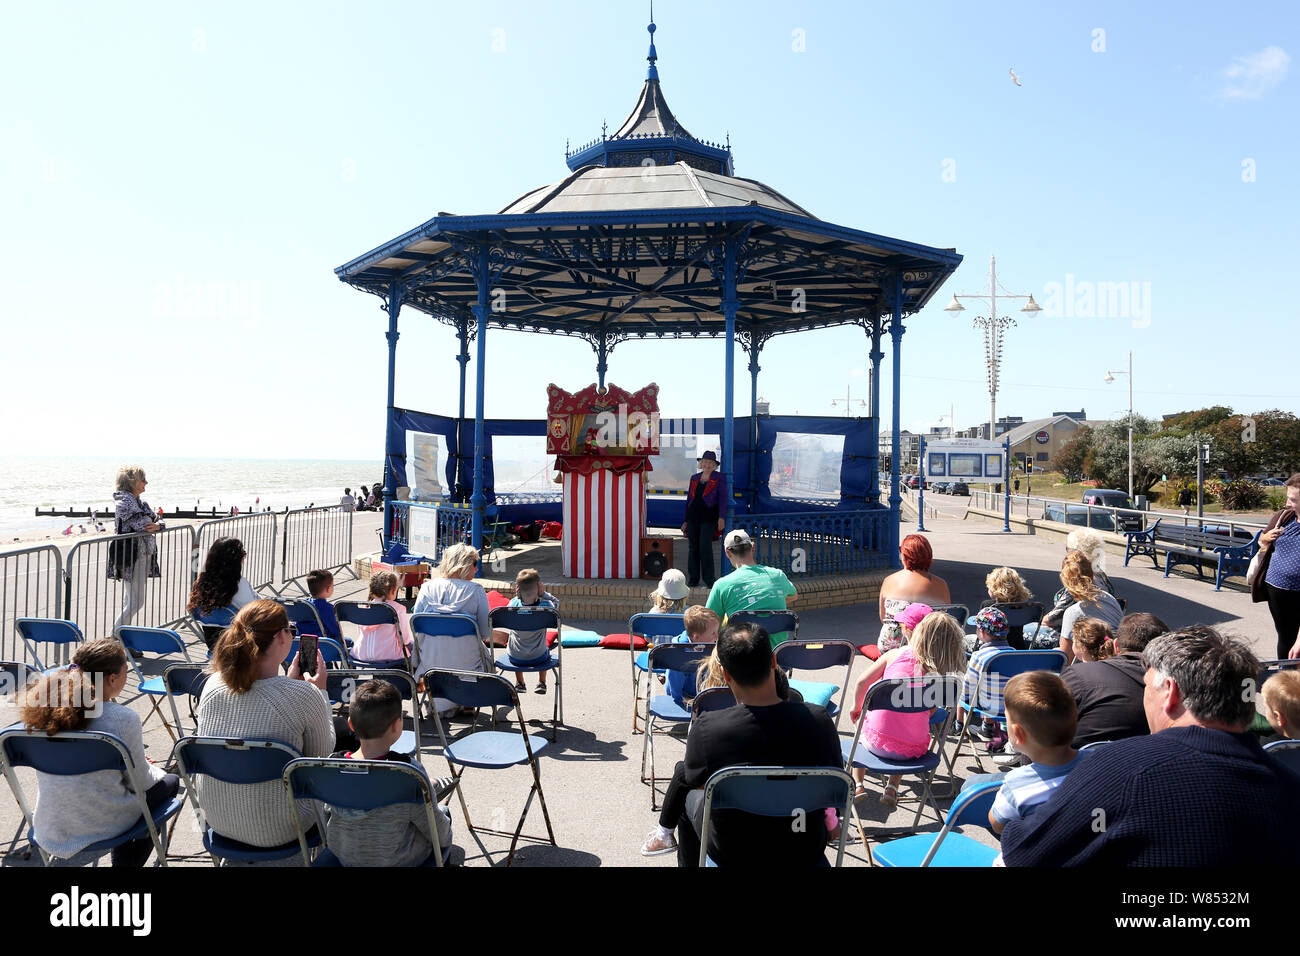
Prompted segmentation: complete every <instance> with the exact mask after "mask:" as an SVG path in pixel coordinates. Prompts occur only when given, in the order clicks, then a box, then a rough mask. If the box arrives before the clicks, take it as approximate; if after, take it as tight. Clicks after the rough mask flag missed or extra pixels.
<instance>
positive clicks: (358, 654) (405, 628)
mask: <svg viewBox="0 0 1300 956" xmlns="http://www.w3.org/2000/svg"><path fill="white" fill-rule="evenodd" d="M397 588H398V580H397V575H396V574H394V573H393V572H392V571H376V572H375V573H374V574H372V575H371V576H370V601H371V602H376V601H382V602H383V603H385V604H387V605H388V606H389V607H391V608H392V609H393V610H394V611H395V612H397V626H393V625H392V624H366V625H363V626H362V627H361V637H360V638H359V639H358V640H357V643H356V647H354V648H353V650H352V658H353V660H354V661H356V662H357V663H361V664H365V665H366V666H367V667H396V668H399V669H400V668H405V667H406V666H407V663H406V662H407V659H408V658H409V657H410V648H411V645H412V644H414V643H415V640H414V638H412V637H411V624H410V622H409V621H408V620H407V619H406V608H404V607H402V605H401V604H399V603H398V601H397ZM399 635H400V636H399ZM403 645H405V646H403Z"/></svg>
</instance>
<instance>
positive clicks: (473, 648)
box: [411, 544, 493, 713]
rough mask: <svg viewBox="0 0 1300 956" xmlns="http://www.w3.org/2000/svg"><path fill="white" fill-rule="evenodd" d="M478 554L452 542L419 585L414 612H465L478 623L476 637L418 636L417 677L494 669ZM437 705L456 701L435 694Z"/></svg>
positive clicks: (441, 707) (446, 706)
mask: <svg viewBox="0 0 1300 956" xmlns="http://www.w3.org/2000/svg"><path fill="white" fill-rule="evenodd" d="M478 565H479V554H478V552H477V551H475V550H474V549H473V548H472V547H470V546H469V545H468V544H453V545H452V546H451V547H450V548H448V549H447V550H446V551H444V552H443V553H442V561H441V563H439V565H438V569H437V570H436V571H435V572H434V576H433V577H431V578H430V579H429V580H428V581H425V582H424V585H423V586H422V587H421V588H420V593H419V594H418V595H416V598H415V604H414V605H413V606H412V607H411V614H412V615H415V614H465V615H468V616H469V617H472V618H474V621H475V623H476V624H477V626H478V636H479V639H478V640H477V641H471V640H468V639H466V638H451V639H440V638H431V637H429V636H427V635H421V634H417V635H416V636H415V654H414V655H413V656H412V664H413V667H414V669H415V674H416V676H417V677H418V676H419V675H421V674H423V673H424V672H425V671H427V670H429V669H430V668H433V667H437V668H440V669H450V670H463V671H486V672H488V673H491V672H492V669H493V668H492V658H491V655H490V652H489V651H488V650H487V646H486V645H487V644H488V643H489V642H490V641H491V640H492V622H491V620H490V618H489V617H488V599H487V592H486V591H484V590H483V585H481V584H479V583H478V582H477V581H475V580H474V576H475V575H476V574H477V573H478ZM434 707H436V708H437V710H438V712H439V713H446V712H448V711H451V710H453V709H454V708H455V705H454V704H453V703H452V702H451V701H449V700H446V699H444V698H441V697H440V698H436V699H435V700H434Z"/></svg>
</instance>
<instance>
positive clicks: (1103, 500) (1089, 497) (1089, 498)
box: [1083, 488, 1144, 531]
mask: <svg viewBox="0 0 1300 956" xmlns="http://www.w3.org/2000/svg"><path fill="white" fill-rule="evenodd" d="M1083 503H1084V504H1085V505H1098V506H1100V507H1102V508H1132V507H1133V502H1132V501H1130V500H1129V497H1128V495H1127V494H1125V493H1124V492H1122V491H1118V490H1116V489H1114V488H1088V489H1085V490H1084V492H1083ZM1115 524H1116V526H1117V528H1118V530H1120V531H1141V530H1142V529H1143V527H1144V524H1143V521H1142V516H1141V515H1137V514H1118V513H1116V514H1115Z"/></svg>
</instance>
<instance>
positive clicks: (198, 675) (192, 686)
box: [162, 664, 208, 736]
mask: <svg viewBox="0 0 1300 956" xmlns="http://www.w3.org/2000/svg"><path fill="white" fill-rule="evenodd" d="M162 679H163V692H164V693H165V694H166V695H167V704H168V706H169V707H171V711H172V720H173V721H175V725H176V729H177V730H178V731H180V733H181V735H182V736H184V735H185V733H186V731H185V725H184V724H183V723H182V722H181V712H180V708H179V707H177V706H176V700H177V698H179V697H184V698H185V699H186V701H187V702H188V703H187V707H188V709H189V714H190V722H191V723H192V724H193V725H194V731H193V732H194V733H195V734H197V733H198V732H199V722H198V716H197V715H198V706H199V695H200V694H201V693H203V685H204V684H205V683H206V682H207V679H208V668H207V665H206V664H171V665H169V666H168V667H167V668H166V669H165V670H164V671H163V677H162Z"/></svg>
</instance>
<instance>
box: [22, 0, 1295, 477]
mask: <svg viewBox="0 0 1300 956" xmlns="http://www.w3.org/2000/svg"><path fill="white" fill-rule="evenodd" d="M645 6H646V5H645V4H640V3H627V2H620V3H617V4H610V3H596V2H577V0H573V2H564V3H541V2H537V3H523V2H511V3H505V2H494V3H493V2H489V3H477V4H459V3H458V4H451V3H442V2H440V3H397V2H391V3H383V4H366V5H362V4H357V3H351V4H338V3H293V4H291V3H270V4H267V3H223V4H197V3H171V2H169V3H154V4H146V3H139V4H129V5H103V4H97V3H84V4H73V3H67V4H59V5H48V4H25V3H21V4H20V3H16V2H7V3H5V6H4V9H3V13H4V19H5V24H6V29H5V30H4V32H3V34H0V88H2V89H3V93H2V94H0V143H2V144H3V149H0V187H2V188H0V223H3V227H2V228H0V262H3V263H4V267H3V276H2V278H3V284H0V321H3V328H4V334H5V347H4V350H3V352H0V399H3V401H4V407H5V409H6V412H7V414H6V415H5V416H4V418H3V421H2V422H0V447H3V448H4V449H5V450H6V452H7V453H17V454H33V455H47V454H56V453H74V454H75V453H86V454H120V455H125V456H131V455H142V454H152V455H218V456H241V457H243V456H251V457H312V458H317V457H331V458H335V457H336V458H374V459H378V458H379V457H380V456H381V453H382V442H383V430H382V426H383V414H384V412H383V406H384V394H385V374H386V357H385V356H386V346H385V341H384V334H383V333H384V328H385V315H384V313H383V312H382V311H381V309H380V307H379V301H378V300H377V299H375V298H373V297H371V296H366V295H363V294H361V293H359V292H356V291H353V290H351V289H350V288H348V287H346V286H344V285H343V284H342V283H340V282H339V281H338V280H337V279H336V278H335V277H334V275H333V271H332V270H333V268H334V267H335V266H337V265H340V264H341V263H343V262H346V261H347V260H349V259H351V258H353V257H354V256H357V255H359V254H361V253H363V252H365V251H367V250H369V249H371V248H373V247H375V246H377V245H379V244H380V243H382V242H384V241H386V240H388V239H390V238H392V237H394V236H396V235H398V234H399V233H401V232H403V231H405V230H407V229H409V228H411V227H413V226H415V225H417V224H419V223H421V222H423V221H425V220H426V219H428V218H430V217H431V216H433V215H435V214H436V213H437V212H439V211H440V210H446V211H449V212H457V213H484V212H495V211H497V210H498V209H500V208H501V207H502V206H504V205H506V204H507V203H508V202H510V201H511V200H513V199H515V198H516V197H517V196H519V195H520V194H522V193H524V192H526V191H528V190H530V189H532V188H534V187H537V186H539V185H542V184H545V183H551V182H555V181H556V180H558V179H560V178H562V177H563V176H564V175H565V174H566V172H567V170H566V167H565V165H564V145H565V140H566V138H571V139H572V140H573V141H574V143H579V142H586V141H587V140H589V139H590V138H592V137H593V136H595V135H598V134H599V131H600V124H601V120H602V119H607V120H608V121H609V122H610V124H611V125H615V124H617V123H619V122H621V120H622V119H623V117H624V116H625V115H626V114H627V113H628V112H629V111H630V110H631V108H632V106H633V104H634V102H635V100H636V97H637V94H638V91H639V89H640V86H641V83H642V81H643V79H644V76H645V59H644V57H645V52H646V46H647V35H646V32H645V23H646V20H647V11H646V9H645ZM655 15H656V20H657V23H658V25H659V32H658V34H657V36H656V41H657V46H658V52H659V57H660V59H659V71H660V77H661V79H662V83H663V88H664V91H665V94H666V96H667V98H668V101H669V103H671V105H672V107H673V109H674V111H675V112H676V114H677V116H678V118H679V119H680V120H681V121H682V122H683V123H684V124H685V125H686V126H687V128H689V129H690V130H691V132H693V133H694V134H695V135H697V136H701V137H704V138H709V139H713V138H722V137H724V136H725V135H726V134H727V133H728V132H729V133H730V134H731V142H732V146H733V149H734V152H735V157H736V169H737V173H738V174H739V175H741V176H746V177H752V178H756V179H759V180H761V181H763V182H765V183H767V184H769V185H771V186H772V187H774V188H776V189H778V190H780V191H781V192H783V193H784V194H786V195H787V196H789V197H790V198H791V199H793V200H794V201H796V202H798V203H799V204H801V205H803V206H804V207H806V208H808V209H809V210H811V211H812V212H814V213H815V214H817V215H818V216H820V217H822V218H824V219H827V220H830V221H832V222H836V223H840V224H843V225H847V226H852V227H855V228H859V229H865V230H869V231H872V232H877V233H883V234H885V235H888V236H894V237H898V238H902V239H907V240H912V241H916V242H922V243H926V244H930V245H934V246H940V247H955V248H956V249H957V250H958V251H959V252H961V253H962V254H963V255H964V256H965V257H966V258H965V263H964V264H963V266H962V268H961V269H960V270H959V271H958V273H957V274H956V276H955V277H954V278H953V279H951V280H950V281H949V283H948V284H947V285H946V286H945V287H944V288H943V289H942V290H941V292H940V294H939V296H937V297H936V299H935V301H934V302H933V303H932V304H931V305H930V306H929V307H928V308H927V309H926V310H925V311H924V312H923V313H922V314H920V315H919V316H916V317H914V318H913V319H912V320H911V322H910V325H909V331H908V334H907V335H906V336H905V337H904V341H903V359H904V361H903V368H904V379H903V401H902V408H903V415H902V418H903V423H904V427H908V428H912V429H919V428H923V427H926V426H928V425H934V424H938V423H939V422H938V418H939V416H940V415H945V414H947V411H948V408H949V405H950V403H952V404H955V405H956V409H957V419H958V425H959V426H961V427H965V426H968V425H972V424H976V423H977V422H979V421H981V420H985V419H986V417H987V413H988V396H987V391H986V389H985V387H984V384H983V383H984V371H983V358H982V344H981V340H980V337H979V333H978V332H977V331H976V330H975V329H973V328H972V326H971V322H970V321H969V318H965V319H953V318H951V317H949V316H948V315H947V314H946V313H944V312H943V311H942V309H943V306H944V305H945V304H947V302H948V301H949V300H950V298H951V296H952V294H953V293H954V292H961V293H978V292H981V291H984V290H985V287H986V284H987V276H988V260H989V255H990V254H991V253H993V254H996V255H997V257H998V263H999V279H1000V281H1001V284H1002V285H1003V286H1004V287H1005V288H1006V289H1007V290H1008V291H1010V292H1014V293H1019V292H1032V293H1033V294H1034V295H1035V297H1036V298H1038V299H1039V301H1040V302H1041V303H1043V304H1044V305H1047V304H1048V303H1047V302H1046V301H1044V300H1045V299H1048V298H1050V293H1051V288H1052V283H1057V284H1059V285H1062V286H1063V285H1064V284H1065V283H1066V282H1067V276H1073V277H1074V278H1073V281H1074V283H1075V284H1076V286H1078V285H1079V284H1080V283H1087V284H1092V285H1093V286H1095V285H1096V284H1099V283H1130V282H1132V283H1138V285H1137V286H1136V288H1137V289H1138V290H1139V293H1140V294H1141V295H1143V296H1145V295H1146V294H1148V293H1147V290H1149V296H1150V300H1149V304H1150V311H1149V315H1128V316H1110V317H1081V316H1079V315H1077V314H1076V315H1058V316H1055V317H1043V318H1039V319H1037V320H1034V321H1033V322H1032V324H1030V323H1022V324H1021V325H1020V326H1019V327H1018V328H1015V329H1012V330H1011V331H1010V333H1009V335H1008V338H1007V345H1006V350H1005V363H1006V364H1005V370H1004V373H1003V380H1004V387H1003V390H1002V393H1001V395H1000V396H999V402H998V410H999V414H1018V415H1023V416H1024V417H1025V418H1032V417H1037V416H1040V415H1047V414H1050V413H1051V412H1052V411H1055V410H1058V409H1059V410H1065V409H1078V408H1079V407H1084V408H1086V410H1087V412H1088V414H1089V416H1091V417H1112V416H1115V415H1117V414H1122V413H1123V411H1124V410H1125V408H1126V405H1127V390H1126V383H1125V382H1124V380H1123V379H1122V378H1120V379H1119V380H1118V381H1117V382H1116V383H1115V384H1114V385H1110V386H1107V385H1106V384H1104V383H1103V381H1102V379H1103V376H1104V375H1105V372H1106V370H1107V369H1108V368H1109V369H1121V368H1123V367H1124V365H1125V363H1126V361H1127V351H1128V350H1129V349H1130V348H1131V349H1133V351H1134V365H1135V378H1136V382H1135V384H1136V396H1135V402H1136V406H1137V409H1138V410H1139V411H1140V412H1142V413H1144V414H1148V415H1159V414H1161V413H1166V412H1172V411H1177V410H1180V409H1184V408H1192V407H1197V406H1201V405H1206V404H1211V403H1216V402H1217V403H1225V404H1229V405H1232V406H1234V407H1236V408H1237V409H1238V410H1242V411H1245V410H1255V409H1260V408H1270V407H1280V408H1283V409H1289V410H1292V411H1296V410H1298V409H1300V384H1297V379H1296V376H1295V375H1294V374H1293V373H1292V372H1291V371H1290V370H1289V369H1288V367H1287V360H1286V359H1285V354H1286V352H1285V350H1286V349H1287V346H1286V344H1285V343H1286V342H1287V341H1288V339H1287V338H1286V336H1287V334H1288V333H1287V332H1286V329H1287V327H1288V322H1289V321H1291V319H1290V314H1291V312H1292V311H1293V310H1294V302H1295V301H1296V294H1297V290H1296V282H1295V276H1296V274H1297V269H1296V263H1295V257H1296V253H1297V250H1298V249H1300V241H1298V240H1300V235H1298V232H1300V225H1297V224H1298V223H1300V131H1298V130H1297V123H1296V117H1297V116H1300V102H1298V100H1300V86H1298V85H1297V81H1298V79H1300V78H1298V77H1297V76H1296V75H1295V74H1296V72H1297V70H1298V69H1300V66H1297V64H1296V62H1295V58H1296V57H1297V56H1300V29H1298V28H1300V13H1298V12H1297V8H1296V7H1295V5H1294V4H1290V3H1261V4H1252V5H1251V6H1250V8H1249V12H1248V14H1246V13H1244V12H1243V10H1241V9H1238V8H1231V9H1225V8H1223V7H1222V6H1221V5H1217V4H1213V3H1206V2H1201V3H1191V4H1187V3H1161V4H1142V5H1130V4H1122V3H1083V4H1069V5H1065V4H1059V5H1058V4H1040V3H1002V4H986V3H979V4H971V3H927V4H913V3H906V4H904V3H901V2H900V3H895V4H888V5H885V4H873V5H871V6H870V7H868V6H866V5H863V4H860V3H852V2H845V3H838V2H836V3H830V2H827V3H817V4H812V3H807V4H795V3H776V2H740V0H735V2H709V3H687V2H685V0H660V2H659V3H657V4H656V6H655ZM1096 30H1102V31H1104V35H1098V34H1095V32H1094V31H1096ZM797 31H798V32H797ZM801 38H802V44H801V43H800V40H801ZM1099 41H1100V42H1099ZM1101 43H1104V51H1101V52H1098V51H1096V50H1095V49H1094V48H1095V47H1098V46H1100V45H1101ZM800 45H802V47H803V49H802V50H800V49H796V47H798V46H800ZM1011 68H1014V69H1015V71H1016V74H1017V75H1018V77H1019V79H1020V82H1021V84H1022V85H1020V86H1016V85H1015V84H1014V83H1013V82H1012V80H1011V77H1010V76H1009V73H1008V71H1009V70H1010V69H1011ZM946 161H951V162H946ZM1248 161H1251V162H1248ZM1243 163H1246V164H1247V166H1252V163H1253V180H1252V181H1244V179H1243V169H1244V167H1243ZM945 172H947V173H948V175H947V176H945ZM1246 172H1247V174H1248V175H1247V176H1246V177H1245V179H1252V177H1251V176H1250V175H1249V173H1250V169H1247V170H1246ZM947 180H951V181H947ZM1146 283H1149V285H1144V284H1146ZM966 304H967V306H968V312H967V313H966V315H967V316H968V317H969V316H973V315H976V314H979V310H978V309H977V308H976V307H974V304H973V303H970V302H968V303H966ZM402 318H403V323H402V338H401V343H400V346H399V361H398V392H397V400H398V403H399V404H403V405H406V406H408V407H413V408H419V409H425V410H429V411H436V412H442V413H450V414H455V408H456V372H457V366H456V363H455V361H454V353H455V350H456V345H455V338H454V335H453V333H452V331H451V329H449V328H447V327H445V326H442V325H437V324H435V323H433V322H432V320H430V319H428V318H427V317H425V316H423V315H421V314H419V313H414V312H404V313H403V317H402ZM722 348H723V347H722V344H721V342H717V341H715V342H694V343H692V342H677V343H644V344H639V343H625V344H622V345H620V346H619V347H618V349H617V350H616V351H615V352H614V353H613V355H612V356H611V361H610V372H609V378H610V380H611V381H614V382H616V383H618V384H620V385H623V386H625V387H628V388H637V387H640V386H641V385H644V384H645V383H646V382H647V381H650V380H655V381H657V382H659V384H660V386H661V387H662V393H661V395H662V406H663V409H664V411H665V413H666V414H672V415H688V414H706V415H707V414H719V413H720V412H721V410H722V404H723V397H722V375H721V370H722V363H723V355H722ZM867 351H868V349H867V340H866V337H865V335H864V334H863V333H862V331H861V330H858V329H854V330H848V329H843V330H831V331H823V332H817V333H807V334H802V335H798V336H794V337H782V338H780V339H778V340H776V344H775V345H773V346H770V347H769V349H768V350H767V351H766V352H765V353H764V354H763V357H762V365H763V373H762V376H761V378H760V386H759V387H760V392H761V393H762V394H763V395H764V396H765V397H766V398H768V399H769V400H770V401H771V403H772V408H773V410H774V411H777V412H793V411H796V410H797V411H799V412H801V413H804V414H810V413H812V414H834V413H835V411H836V409H833V408H831V406H830V402H831V400H832V398H835V397H837V396H839V397H842V396H843V395H844V392H845V389H846V388H852V390H853V397H854V403H855V404H856V401H857V399H858V397H859V396H861V397H865V395H866V377H865V375H864V372H863V370H864V368H865V367H866V365H867V358H866V352H867ZM738 352H739V350H738ZM1279 353H1280V354H1279ZM744 362H745V359H744V357H743V354H738V358H737V364H738V366H743V364H744ZM883 371H884V375H885V380H884V385H885V387H884V389H883V390H882V391H883V393H884V395H886V396H887V395H888V383H889V375H890V374H891V371H890V368H889V363H888V362H886V364H885V367H884V370H883ZM470 374H471V381H472V376H473V366H472V365H471V367H470ZM594 378H595V373H594V358H593V356H592V354H591V352H590V349H589V348H588V346H587V345H586V344H585V343H583V342H581V340H577V339H557V338H551V337H542V336H530V337H525V336H524V335H522V334H519V333H496V332H494V333H493V334H492V335H491V336H490V337H489V341H488V380H489V383H490V387H489V393H488V398H487V412H488V414H489V416H492V417H541V415H542V414H543V412H544V403H545V395H544V388H545V385H546V384H547V382H550V381H554V382H556V383H558V384H561V385H564V386H566V387H569V388H573V389H576V388H578V387H581V386H583V385H585V384H587V383H588V382H590V381H593V380H594ZM746 379H747V376H742V378H741V380H740V381H739V382H738V383H737V384H738V389H737V398H738V401H737V407H738V409H744V408H747V407H748V382H747V380H746ZM471 407H472V401H471ZM883 412H884V413H885V415H886V416H888V414H889V408H888V402H887V401H886V407H885V408H884V409H883Z"/></svg>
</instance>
